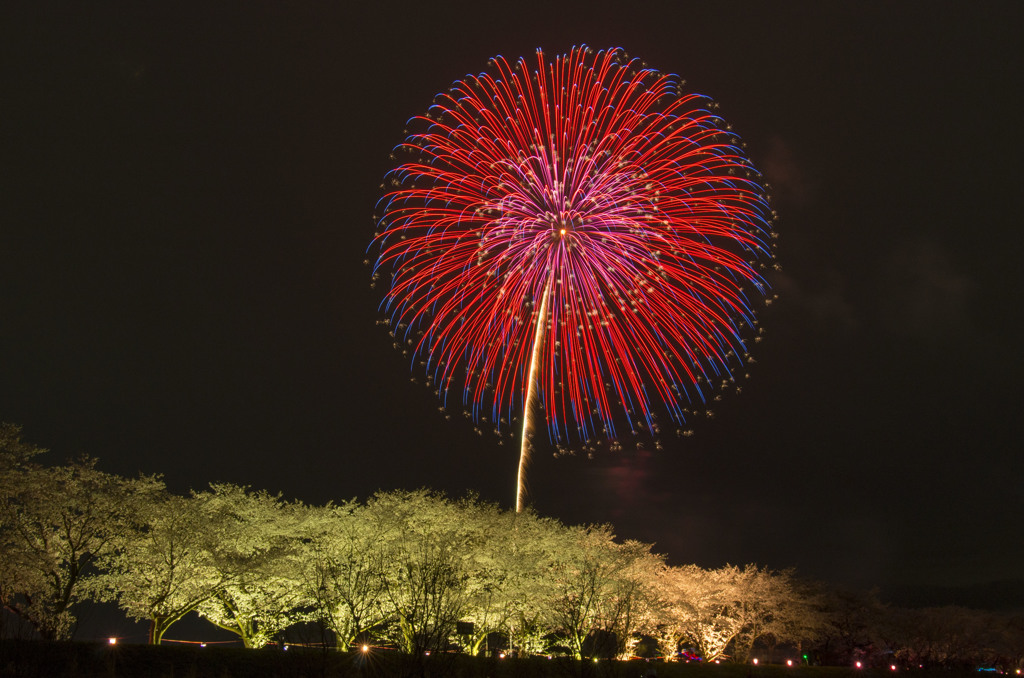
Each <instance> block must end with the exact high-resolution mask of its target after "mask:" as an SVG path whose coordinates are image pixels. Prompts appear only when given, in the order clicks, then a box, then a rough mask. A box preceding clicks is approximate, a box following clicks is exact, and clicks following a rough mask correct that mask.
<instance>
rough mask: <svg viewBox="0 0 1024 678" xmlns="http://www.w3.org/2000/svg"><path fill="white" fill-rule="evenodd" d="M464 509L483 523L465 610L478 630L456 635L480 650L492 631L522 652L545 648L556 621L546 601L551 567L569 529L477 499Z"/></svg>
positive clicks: (464, 517) (469, 649)
mask: <svg viewBox="0 0 1024 678" xmlns="http://www.w3.org/2000/svg"><path fill="white" fill-rule="evenodd" d="M461 510H462V520H463V521H464V522H466V523H471V522H473V523H476V524H477V527H476V528H475V530H476V532H477V535H478V536H477V542H476V547H475V553H474V556H473V558H472V560H471V566H472V573H471V577H470V581H469V588H470V590H469V600H468V603H467V609H466V612H465V613H464V615H463V620H464V621H469V622H472V623H473V632H472V633H471V634H468V635H467V636H466V637H457V638H456V639H455V640H456V641H457V642H459V643H460V644H461V645H462V646H463V647H464V648H465V650H466V651H467V652H469V653H470V654H474V655H475V654H478V653H479V652H480V650H481V648H482V646H483V643H484V641H485V639H486V638H487V636H488V635H489V634H490V633H493V632H501V633H504V634H506V635H507V637H508V640H509V644H510V646H511V647H514V648H516V649H517V650H518V652H519V653H520V654H521V655H525V654H533V653H537V652H541V651H542V650H544V649H545V647H546V643H545V641H544V640H543V636H544V635H545V634H546V633H548V631H549V628H548V627H549V626H550V610H549V608H548V607H547V605H546V603H547V601H549V600H551V599H552V598H553V596H554V590H553V587H552V582H551V579H550V577H549V576H548V572H549V568H550V566H551V563H552V562H553V560H554V558H555V554H556V553H557V552H558V550H559V549H560V548H561V547H562V544H563V540H562V536H563V532H564V528H563V527H562V525H561V524H560V523H558V522H557V521H554V520H551V519H548V518H540V517H538V516H537V515H536V514H534V513H532V512H531V511H529V510H527V511H524V512H521V513H513V512H509V511H502V510H500V509H498V508H497V507H495V506H493V505H485V504H475V503H472V502H463V503H462V504H461Z"/></svg>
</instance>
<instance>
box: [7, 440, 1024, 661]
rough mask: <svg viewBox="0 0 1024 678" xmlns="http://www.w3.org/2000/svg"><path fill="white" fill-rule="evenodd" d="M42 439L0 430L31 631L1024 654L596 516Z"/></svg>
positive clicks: (262, 641) (13, 608) (631, 649)
mask: <svg viewBox="0 0 1024 678" xmlns="http://www.w3.org/2000/svg"><path fill="white" fill-rule="evenodd" d="M41 452H43V450H40V449H38V448H36V447H34V446H32V445H29V444H27V443H24V442H23V441H22V440H21V431H20V429H19V428H18V427H17V426H13V425H9V424H4V425H0V553H2V556H0V600H2V602H3V605H4V607H5V608H6V610H7V611H8V612H9V613H10V614H13V615H16V616H17V617H20V618H21V619H22V620H24V621H25V622H27V623H29V624H31V626H32V627H33V628H34V629H35V630H36V631H37V632H38V634H39V635H40V636H41V637H42V638H44V639H66V638H69V637H70V635H71V634H72V632H73V629H74V626H75V609H76V606H77V605H79V604H81V603H83V602H85V601H90V600H91V601H113V602H116V603H117V605H118V606H120V608H121V609H122V610H124V612H125V613H126V614H127V615H128V616H129V617H131V618H133V619H137V620H148V621H149V624H150V632H149V640H150V642H152V643H159V642H160V640H161V638H162V637H163V636H164V634H165V633H166V632H167V630H168V629H169V628H170V627H171V626H172V625H173V624H174V623H176V622H177V621H179V620H180V619H182V618H183V617H184V616H186V615H188V614H190V613H192V612H196V613H198V615H199V616H201V617H202V618H204V619H206V620H208V621H209V622H210V623H212V624H215V625H216V626H218V627H220V628H223V629H226V630H228V631H231V632H232V633H235V634H236V635H237V636H238V637H239V638H240V639H241V641H242V642H243V643H244V644H245V646H246V647H253V648H255V647H262V646H264V645H266V644H268V643H270V642H273V641H274V640H275V639H277V638H280V637H281V635H282V634H283V633H285V632H286V631H287V630H288V629H289V628H291V627H293V626H296V625H310V624H313V625H318V626H319V628H322V629H323V630H324V631H325V632H327V634H326V635H327V636H329V637H330V638H331V639H332V642H333V643H334V645H335V646H336V647H337V648H339V649H341V650H347V649H349V648H350V647H351V646H352V645H353V644H355V643H357V642H358V643H362V642H373V643H375V644H381V643H384V644H390V645H393V646H395V647H397V648H398V649H400V650H401V651H403V652H406V653H412V654H416V653H424V652H428V651H437V650H448V649H452V648H460V649H461V650H462V651H463V652H466V653H469V654H478V653H479V652H481V650H482V648H483V646H484V644H485V641H487V640H489V641H490V643H492V644H495V643H497V644H500V645H501V646H502V647H505V648H511V649H514V650H515V651H516V652H517V653H519V654H520V655H529V654H540V653H552V652H561V653H564V654H568V655H570V656H574V657H576V658H583V657H609V658H611V657H619V658H625V657H629V656H631V655H633V654H645V655H653V654H657V653H660V654H665V655H668V656H670V657H672V656H675V655H676V654H677V652H679V651H680V650H686V651H689V652H693V653H695V654H697V655H698V656H700V657H701V658H703V659H704V660H705V661H711V660H723V659H729V660H733V661H749V660H751V659H752V658H754V657H761V658H763V659H762V661H763V660H772V659H780V658H781V657H782V656H783V654H782V652H781V651H780V650H782V649H783V648H784V651H785V652H787V653H790V654H789V656H793V654H796V655H801V654H802V655H807V657H808V661H812V662H819V663H829V664H852V663H853V662H854V661H861V662H864V663H865V664H866V665H872V664H874V665H881V664H889V663H899V664H913V665H918V664H926V665H929V666H932V665H941V666H950V667H952V666H957V667H964V666H967V667H977V666H982V665H985V666H995V667H999V668H1002V669H1004V670H1011V669H1015V668H1019V667H1020V666H1021V665H1022V664H1024V618H1021V617H1019V616H1018V617H1013V616H1007V615H996V614H993V613H987V612H980V611H972V610H967V609H963V608H942V609H926V610H907V609H894V608H889V607H887V606H884V605H882V604H881V603H879V602H878V601H877V600H876V599H874V598H873V597H871V596H867V595H861V594H845V593H840V592H837V591H832V590H829V589H827V588H825V587H822V586H820V585H816V584H814V583H812V582H808V581H805V580H802V579H800V578H798V577H796V576H795V574H794V573H793V572H792V571H791V570H784V571H772V570H769V569H766V568H763V567H758V566H756V565H746V566H744V567H737V566H732V565H727V566H725V567H721V568H717V569H704V568H701V567H697V566H695V565H686V566H670V565H668V564H666V562H665V559H664V557H663V556H662V555H660V554H657V553H653V552H652V551H651V545H649V544H643V543H639V542H635V541H619V540H616V539H615V536H614V534H613V533H612V529H611V527H610V526H605V525H588V526H567V525H563V524H561V523H560V522H558V521H556V520H553V519H550V518H543V517H541V516H538V515H535V514H533V513H529V512H526V513H519V514H517V513H514V512H511V511H505V510H502V509H500V508H499V507H497V506H495V505H492V504H487V503H484V502H481V501H478V500H476V499H473V498H466V499H461V500H450V499H447V498H445V497H444V496H441V495H439V494H436V493H433V492H430V491H427V490H418V491H414V492H404V491H403V492H387V493H383V492H382V493H378V494H376V495H374V496H373V497H371V498H370V499H368V500H367V501H365V502H358V501H350V502H346V503H341V504H328V505H325V506H310V505H307V504H303V503H301V502H294V501H285V500H283V499H282V498H281V497H280V496H275V495H271V494H269V493H267V492H265V491H254V490H251V489H248V488H244V487H238V486H235V485H229V484H218V485H211V487H210V489H209V490H207V491H203V492H193V493H192V494H190V495H189V496H180V495H176V494H173V493H171V492H169V491H168V490H167V489H166V487H165V486H164V484H163V483H162V481H161V480H160V479H159V478H157V477H147V476H143V477H139V478H124V477H120V476H117V475H113V474H109V473H106V472H103V471H100V470H98V469H97V468H96V462H95V460H94V459H80V460H76V461H72V462H69V463H67V464H64V465H59V466H47V465H43V464H40V463H38V462H37V461H36V457H37V455H38V454H40V453H41ZM0 632H2V629H0Z"/></svg>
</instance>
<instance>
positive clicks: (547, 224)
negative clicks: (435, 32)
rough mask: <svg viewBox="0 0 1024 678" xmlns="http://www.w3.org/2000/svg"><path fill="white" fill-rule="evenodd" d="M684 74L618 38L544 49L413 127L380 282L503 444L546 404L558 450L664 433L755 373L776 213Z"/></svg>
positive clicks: (381, 251) (420, 357) (440, 383)
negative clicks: (597, 46) (752, 346)
mask: <svg viewBox="0 0 1024 678" xmlns="http://www.w3.org/2000/svg"><path fill="white" fill-rule="evenodd" d="M681 85H682V83H681V82H680V80H679V78H678V77H677V76H674V75H668V74H662V73H659V72H657V71H655V70H653V69H650V68H648V67H646V66H644V65H642V64H641V63H640V62H638V61H637V60H636V59H632V60H631V59H628V58H627V57H626V55H625V54H624V53H623V52H622V50H619V49H610V50H601V51H597V52H595V51H593V50H591V49H590V48H587V47H579V48H573V49H572V50H571V51H570V52H569V54H565V55H560V56H557V57H555V59H554V60H553V61H550V62H549V61H547V60H546V59H545V56H544V54H543V52H541V51H539V50H538V52H537V57H536V64H535V66H534V67H533V68H532V69H531V68H530V66H529V65H528V64H527V62H526V60H525V59H522V58H521V59H519V60H518V61H516V62H514V63H510V62H508V61H506V60H505V59H504V58H502V57H496V58H495V59H493V60H491V62H490V68H489V70H488V72H486V73H482V74H480V75H477V76H468V77H466V78H465V79H463V80H459V81H456V82H455V83H453V84H452V86H451V87H450V89H449V90H448V92H446V93H442V94H440V95H438V96H437V97H436V99H435V104H434V106H432V107H431V108H430V110H429V112H428V113H427V115H425V116H421V117H417V118H414V119H413V121H412V126H413V127H414V128H415V129H416V131H413V132H412V133H410V134H409V135H408V137H407V138H406V139H405V141H404V142H403V143H402V144H400V145H399V147H398V148H397V149H396V153H398V154H399V155H401V156H402V157H403V158H404V160H403V161H402V162H401V164H400V165H399V166H398V167H397V168H396V169H394V170H393V171H392V172H390V173H389V175H388V177H387V181H388V182H389V183H390V186H391V188H390V190H389V192H388V193H387V194H386V195H385V196H384V197H383V198H382V200H381V207H382V214H381V218H380V221H379V224H378V232H377V233H376V236H375V238H374V244H373V245H372V247H375V248H376V250H377V252H378V259H377V263H376V267H375V269H374V278H375V279H383V280H384V282H385V283H386V285H387V286H388V291H387V293H386V295H385V298H384V302H383V308H384V310H385V312H386V315H387V317H388V322H389V323H390V324H391V326H392V332H393V333H394V335H395V337H396V341H397V342H398V343H399V344H400V345H401V346H403V347H405V348H406V349H407V350H408V351H410V352H411V354H412V356H413V360H414V361H415V362H419V363H420V365H421V366H422V367H423V368H424V369H425V372H426V374H427V376H428V379H429V380H430V381H431V382H432V383H433V384H434V385H435V387H436V388H437V389H438V393H439V394H440V395H441V397H442V398H443V399H444V400H445V402H446V403H447V399H448V396H449V394H451V393H452V392H458V393H460V396H461V400H462V402H463V404H464V406H465V407H466V408H467V409H468V412H469V413H470V415H471V416H472V418H473V419H474V420H475V421H476V422H478V425H481V424H491V423H493V425H494V428H495V429H496V430H497V431H498V432H499V435H501V434H502V432H503V431H504V430H506V429H508V428H509V426H503V424H508V425H510V424H511V422H513V421H514V420H515V419H517V418H518V416H519V414H520V413H522V414H523V416H524V420H527V421H528V420H529V413H530V410H531V405H532V401H533V399H534V398H535V397H536V398H537V399H538V401H539V403H540V405H541V411H542V412H543V414H544V417H545V421H546V423H547V429H548V431H549V435H550V437H551V439H552V440H553V441H554V442H556V443H559V444H575V443H579V442H582V443H583V444H584V445H589V444H591V443H592V441H594V440H597V439H609V440H615V439H617V438H618V437H619V436H620V435H621V434H622V433H624V432H626V431H629V432H632V433H635V432H637V431H638V430H639V429H647V430H650V431H652V432H655V433H656V432H657V430H658V424H657V422H656V412H657V411H658V410H662V409H664V410H666V411H667V412H668V413H669V415H670V416H671V418H672V419H674V420H675V421H676V422H678V423H680V424H681V423H682V422H683V421H684V419H685V417H686V415H687V414H688V413H689V412H690V410H691V408H694V407H695V406H698V405H699V404H700V403H702V402H703V401H704V400H705V398H706V397H707V394H708V392H709V391H710V390H712V389H714V388H715V387H717V386H719V385H720V384H722V383H725V384H728V383H730V382H731V381H732V380H733V372H734V371H735V370H736V369H737V368H739V367H740V366H741V365H742V364H743V361H744V357H745V355H746V345H745V338H748V337H749V336H750V333H751V332H750V330H751V328H752V327H753V325H754V322H755V320H754V312H753V308H752V301H753V300H754V299H756V298H759V297H761V296H762V295H763V294H764V293H765V291H766V285H765V282H764V280H763V278H762V277H761V275H760V273H759V270H760V269H761V268H763V267H764V266H765V265H766V264H769V263H770V261H771V259H772V254H771V247H770V246H769V244H768V243H769V241H770V222H771V220H772V213H771V211H770V208H769V205H768V201H767V197H766V194H765V189H764V186H763V185H762V183H761V181H760V175H759V174H758V172H757V171H756V170H755V169H754V168H753V166H752V165H751V163H750V162H749V160H748V159H747V158H746V157H745V155H744V154H743V152H742V151H741V150H740V148H739V142H738V139H737V137H736V135H735V134H733V133H732V132H731V131H730V129H729V127H728V126H727V125H725V123H724V122H723V121H722V120H721V119H720V118H719V117H718V116H717V115H715V113H713V112H712V111H713V110H714V108H715V105H714V104H713V102H711V101H710V100H709V99H708V98H707V97H704V96H701V95H699V94H692V93H684V92H683V91H682V90H681ZM488 418H489V419H488ZM526 428H527V426H524V429H523V438H524V441H523V442H524V445H523V450H524V454H523V459H525V450H526V444H525V438H526V437H527V433H526Z"/></svg>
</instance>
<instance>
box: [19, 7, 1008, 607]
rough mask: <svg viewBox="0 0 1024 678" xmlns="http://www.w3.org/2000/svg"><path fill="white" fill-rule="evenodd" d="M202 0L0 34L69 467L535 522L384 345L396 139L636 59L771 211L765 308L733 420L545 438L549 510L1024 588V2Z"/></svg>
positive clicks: (724, 555)
mask: <svg viewBox="0 0 1024 678" xmlns="http://www.w3.org/2000/svg"><path fill="white" fill-rule="evenodd" d="M9 4H13V3H9ZM188 4H189V3H185V4H181V3H158V5H159V8H157V7H154V6H150V7H146V8H143V7H139V6H136V5H135V4H127V3H126V4H125V5H124V6H121V7H115V6H112V5H109V4H103V5H102V7H97V6H95V5H97V3H67V4H51V3H23V7H18V8H15V7H7V8H6V9H4V10H2V15H0V181H2V189H0V257H2V265H0V420H4V421H10V422H14V423H17V424H20V425H22V426H23V427H24V437H25V438H26V439H27V440H29V441H31V442H33V443H35V444H37V445H40V446H42V447H46V448H49V449H50V450H51V451H52V453H51V455H50V456H49V460H50V461H51V463H59V462H60V461H62V460H63V459H64V458H66V457H69V456H74V455H78V454H82V453H85V454H90V455H93V456H96V457H98V458H99V460H100V462H99V465H100V467H101V468H103V469H104V470H108V471H112V472H116V473H121V474H126V475H134V474H136V473H139V472H143V473H162V474H163V475H164V476H165V479H166V481H167V483H168V485H169V486H170V487H171V488H172V489H173V490H175V491H178V492H186V491H187V490H189V489H190V488H194V489H203V488H205V487H206V485H207V484H208V483H209V482H211V481H225V482H233V483H237V484H242V485H249V486H252V487H254V488H258V489H268V490H271V491H274V492H281V493H283V494H284V495H285V496H286V497H289V498H296V499H301V500H304V501H308V502H313V503H323V502H326V501H329V500H334V501H340V500H345V499H349V498H353V497H358V498H361V499H365V498H366V497H367V496H369V495H370V494H372V493H373V492H375V491H377V490H378V489H385V490H387V489H396V488H405V489H415V488H418V487H423V486H426V487H430V488H435V489H438V490H443V491H445V492H447V493H448V494H449V495H453V496H462V495H463V494H465V493H466V492H475V493H478V494H479V496H480V497H481V498H483V499H485V500H488V501H494V502H498V503H500V504H501V505H502V506H504V507H507V508H511V507H512V505H513V500H514V482H515V471H516V464H517V461H518V449H517V448H515V447H514V446H510V445H505V446H499V445H498V444H497V439H496V438H494V437H493V436H490V435H485V436H483V437H480V436H478V435H477V434H476V433H474V431H473V425H472V423H470V422H468V421H466V420H464V419H463V418H462V417H461V416H456V417H453V418H452V419H451V420H450V421H448V420H445V419H444V417H443V416H442V415H441V414H440V413H439V412H438V405H439V402H438V401H437V400H436V398H435V397H434V396H433V394H432V393H431V392H430V391H428V390H427V388H425V387H424V386H423V385H422V383H419V384H414V383H412V382H411V381H410V377H411V376H412V375H411V373H410V371H409V366H408V362H407V360H406V359H404V358H403V357H402V356H401V355H400V354H399V353H398V352H396V351H394V350H393V349H392V347H391V340H390V338H389V337H388V336H387V334H386V331H385V329H384V328H382V327H381V326H379V325H377V324H376V321H377V320H378V319H380V318H381V316H380V315H379V314H378V312H377V304H378V303H379V301H380V295H381V290H380V289H371V288H370V271H369V268H368V267H367V266H366V265H365V264H364V259H366V258H367V253H366V249H367V246H368V245H369V242H370V239H371V237H372V234H373V222H372V219H371V217H372V214H373V211H374V204H375V202H376V200H377V198H378V197H379V195H380V189H379V184H380V182H381V180H382V177H383V175H384V173H385V172H386V171H387V169H388V168H389V166H390V165H389V163H390V161H389V159H388V155H389V153H390V151H391V149H392V147H393V146H395V145H396V144H397V143H399V141H400V140H401V138H402V129H403V127H404V124H405V121H406V119H407V118H409V117H411V116H413V115H416V114H420V113H423V112H425V110H426V108H427V106H429V105H430V103H431V101H432V98H433V95H434V94H435V93H437V92H439V91H441V90H444V89H446V88H447V87H448V85H449V84H450V83H451V82H452V81H453V80H455V79H457V78H460V77H462V76H464V75H466V74H467V73H477V72H480V71H481V70H483V69H484V68H485V66H486V61H487V59H488V58H489V57H491V56H493V55H495V54H503V55H505V56H507V57H509V58H514V57H518V56H519V55H528V56H529V55H532V54H533V52H534V50H535V49H536V48H537V47H538V46H542V47H544V48H545V50H546V51H547V52H548V53H549V54H552V55H554V54H557V53H560V52H562V51H565V50H568V48H570V47H571V46H572V45H574V44H581V43H586V44H589V45H591V46H593V47H611V46H622V47H624V48H625V49H626V50H627V51H628V52H629V54H630V55H635V56H639V57H641V58H643V59H644V60H645V61H647V62H648V63H650V64H651V65H652V66H654V67H656V68H659V69H661V70H664V71H672V72H675V73H678V74H680V75H681V76H682V77H683V78H685V79H686V80H687V83H688V87H689V88H691V89H692V90H694V91H698V92H701V93H704V94H707V95H709V96H712V97H713V98H714V99H715V100H716V101H718V102H719V104H720V105H721V108H720V111H719V112H720V113H721V115H722V116H723V117H724V118H725V119H726V120H727V121H728V122H730V123H731V124H732V125H733V127H734V129H735V130H736V131H737V132H738V133H739V134H740V135H741V136H742V138H743V140H744V141H745V142H746V144H747V148H748V152H749V154H750V156H751V157H752V159H753V161H754V162H755V164H757V166H758V167H760V168H761V169H762V170H763V171H764V173H765V175H766V177H767V179H768V181H770V182H771V183H772V185H773V186H774V191H773V196H774V203H773V206H774V208H775V209H777V210H778V212H779V213H780V216H781V219H780V221H779V224H778V231H779V232H780V234H781V236H780V239H779V249H778V258H779V261H780V263H781V264H782V267H783V270H782V272H781V273H780V274H778V275H776V276H774V277H773V278H772V280H771V282H772V285H773V287H774V289H775V291H776V292H777V293H778V295H779V298H778V301H777V302H775V303H774V304H772V305H771V306H770V307H768V308H766V309H765V310H764V311H763V312H762V313H761V314H760V318H761V321H762V324H763V326H764V328H765V330H766V333H765V339H764V341H762V342H761V343H760V344H757V345H756V346H755V348H754V352H753V353H754V357H755V358H756V360H757V363H756V364H755V365H754V366H753V369H752V370H751V378H750V379H749V380H748V381H746V382H745V383H744V384H743V393H742V394H740V395H738V396H731V397H727V398H725V400H724V401H723V402H721V403H716V407H715V417H714V418H713V419H710V420H705V419H700V420H697V421H695V422H694V423H693V425H692V428H693V429H694V431H695V434H694V435H693V436H692V437H687V438H677V437H675V436H674V435H673V434H668V435H665V436H663V438H662V444H663V446H664V449H663V450H655V449H654V446H653V445H648V446H646V447H645V449H643V450H637V449H635V448H634V447H632V446H630V447H627V448H626V450H625V451H623V452H621V453H618V454H613V453H609V452H603V453H600V454H598V455H597V456H596V458H595V459H592V460H588V459H586V458H585V457H580V456H577V457H568V458H566V457H560V458H554V457H553V456H552V454H551V452H552V450H551V449H549V448H547V447H546V446H544V445H541V446H539V449H538V450H537V454H536V456H535V460H534V462H533V465H532V467H531V469H530V475H529V482H530V491H531V494H530V497H531V500H532V502H533V505H534V507H535V508H536V510H537V511H538V512H539V513H541V514H543V515H547V516H553V517H556V518H559V519H560V520H562V521H564V522H567V523H573V524H575V523H590V522H611V523H613V524H614V525H615V527H616V532H617V534H618V535H619V536H620V537H622V538H633V539H639V540H643V541H647V542H653V543H655V549H656V550H657V551H659V552H662V553H665V554H667V555H668V556H669V559H670V561H671V562H673V563H676V564H681V563H691V562H692V563H697V564H699V565H702V566H705V567H716V566H720V565H723V564H725V563H747V562H757V563H760V564H762V565H766V566H769V567H772V568H786V567H795V568H796V570H797V572H798V574H803V575H805V576H808V577H813V578H819V579H824V580H826V581H828V582H832V583H835V584H837V585H843V586H854V587H860V588H868V587H872V586H879V587H882V588H883V590H890V591H895V590H899V589H901V588H904V589H905V588H906V587H908V586H917V587H921V586H949V587H960V586H971V585H981V584H986V583H989V582H994V581H1000V580H1024V565H1022V563H1024V528H1022V525H1024V457H1022V455H1021V452H1020V449H1021V448H1022V447H1024V445H1022V444H1021V441H1022V425H1021V416H1020V414H1019V412H1020V409H1021V400H1022V399H1021V395H1020V393H1021V383H1022V379H1024V360H1022V359H1021V355H1020V353H1019V351H1020V348H1019V343H1020V337H1021V334H1022V330H1024V327H1022V320H1021V299H1022V293H1024V285H1022V283H1021V276H1020V261H1021V253H1022V251H1024V248H1022V244H1024V243H1022V232H1024V228H1022V222H1021V216H1020V214H1021V211H1020V209H1019V200H1020V199H1021V197H1022V196H1024V171H1022V149H1024V144H1022V143H1021V142H1022V138H1021V137H1022V134H1021V110H1022V109H1021V107H1020V104H1021V101H1020V99H1021V91H1022V90H1024V78H1022V77H1021V76H1022V69H1021V65H1022V52H1024V51H1022V49H1021V47H1020V44H1019V37H1020V36H1019V33H1020V28H1021V26H1024V9H1022V7H1024V5H1021V3H1018V2H1006V3H1002V4H995V3H973V2H972V3H889V2H879V3H859V2H858V3H832V2H810V3H774V2H766V3H765V2H762V3H719V2H683V1H680V2H670V1H666V2H661V3H648V2H643V1H640V0H638V1H636V2H615V3H613V2H605V1H602V0H598V1H595V2H586V3H579V4H573V3H564V2H563V3H560V2H552V3H544V2H537V3H527V2H500V3H490V2H486V3H485V2H479V3H450V2H448V3H446V2H421V3H416V4H407V3H402V4H398V3H386V2H379V3H364V4H362V5H361V6H355V3H346V2H331V3H326V2H325V3H297V2H287V3H272V2H267V3H262V2H249V3H237V4H232V5H231V6H230V7H224V8H223V9H221V10H217V9H211V8H210V7H208V5H213V4H216V3H194V7H193V9H192V10H188V9H186V8H187V6H188ZM25 7H31V9H25ZM200 8H201V9H200ZM419 381H421V382H422V380H419ZM940 602H941V601H940Z"/></svg>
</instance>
